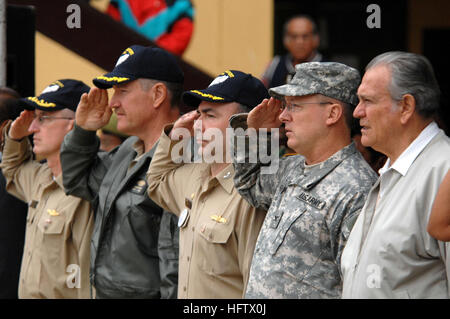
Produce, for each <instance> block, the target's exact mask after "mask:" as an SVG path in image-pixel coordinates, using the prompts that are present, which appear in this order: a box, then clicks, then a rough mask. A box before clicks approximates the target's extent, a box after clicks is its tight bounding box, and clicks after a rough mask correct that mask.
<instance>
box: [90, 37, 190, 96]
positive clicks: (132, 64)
mask: <svg viewBox="0 0 450 319" xmlns="http://www.w3.org/2000/svg"><path fill="white" fill-rule="evenodd" d="M139 78H144V79H153V80H160V81H166V82H173V83H183V81H184V74H183V71H182V70H181V68H180V66H179V65H178V62H177V60H176V58H175V57H174V56H173V55H172V54H171V53H169V52H167V51H165V50H163V49H160V48H157V47H144V46H141V45H132V46H131V47H129V48H127V49H125V51H123V53H122V55H121V56H120V57H119V59H118V60H117V62H116V66H115V67H114V69H113V70H112V72H110V73H106V74H105V75H101V76H98V77H96V78H95V79H94V80H93V82H94V84H95V86H97V87H99V88H100V89H109V88H111V87H112V86H113V85H116V84H122V83H127V82H130V81H133V80H136V79H139Z"/></svg>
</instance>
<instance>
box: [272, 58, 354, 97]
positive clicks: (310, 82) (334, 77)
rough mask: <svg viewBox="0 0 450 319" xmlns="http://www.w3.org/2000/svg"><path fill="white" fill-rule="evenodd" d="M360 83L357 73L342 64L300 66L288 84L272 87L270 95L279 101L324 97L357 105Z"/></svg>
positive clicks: (326, 63)
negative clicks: (301, 97) (292, 98)
mask: <svg viewBox="0 0 450 319" xmlns="http://www.w3.org/2000/svg"><path fill="white" fill-rule="evenodd" d="M360 82H361V76H360V75H359V72H358V70H356V69H354V68H352V67H349V66H347V65H345V64H342V63H337V62H309V63H301V64H297V65H296V66H295V75H294V77H293V78H292V80H291V81H290V82H289V83H288V84H285V85H282V86H278V87H275V88H271V89H270V90H269V94H270V95H271V96H273V97H275V98H277V99H280V100H283V99H284V97H285V96H304V95H310V94H322V95H325V96H328V97H331V98H333V99H336V100H339V101H342V102H345V103H349V104H352V105H356V104H358V98H357V96H356V91H357V89H358V86H359V84H360Z"/></svg>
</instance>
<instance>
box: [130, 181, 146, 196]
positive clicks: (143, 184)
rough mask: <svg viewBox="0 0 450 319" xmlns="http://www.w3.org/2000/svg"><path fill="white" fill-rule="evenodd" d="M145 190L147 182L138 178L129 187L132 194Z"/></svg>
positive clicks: (141, 192) (139, 193)
mask: <svg viewBox="0 0 450 319" xmlns="http://www.w3.org/2000/svg"><path fill="white" fill-rule="evenodd" d="M146 190H147V182H146V181H145V180H143V179H140V180H138V181H137V182H136V184H135V185H134V186H133V188H131V192H132V193H134V194H138V195H142V194H144V192H145V191H146Z"/></svg>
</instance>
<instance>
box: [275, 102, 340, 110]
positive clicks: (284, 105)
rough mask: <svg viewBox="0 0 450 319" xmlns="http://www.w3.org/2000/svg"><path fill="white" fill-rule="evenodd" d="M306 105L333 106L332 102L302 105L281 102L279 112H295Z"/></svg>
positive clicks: (305, 103)
mask: <svg viewBox="0 0 450 319" xmlns="http://www.w3.org/2000/svg"><path fill="white" fill-rule="evenodd" d="M308 104H319V105H325V104H333V103H332V102H304V103H302V104H295V103H286V102H283V103H282V104H281V110H282V111H283V110H284V109H286V110H287V111H288V112H296V111H297V110H300V109H301V108H302V107H303V106H304V105H308Z"/></svg>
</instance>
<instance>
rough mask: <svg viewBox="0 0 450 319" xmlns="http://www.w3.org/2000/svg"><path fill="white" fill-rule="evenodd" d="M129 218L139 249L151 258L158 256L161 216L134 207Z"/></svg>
mask: <svg viewBox="0 0 450 319" xmlns="http://www.w3.org/2000/svg"><path fill="white" fill-rule="evenodd" d="M127 218H128V222H129V224H130V228H131V231H132V232H133V235H134V238H135V239H136V242H137V245H138V247H139V249H140V250H141V251H142V252H143V253H145V254H147V255H149V256H158V234H159V227H160V223H161V216H159V215H156V214H153V213H151V212H145V211H143V210H141V209H140V208H139V207H137V206H132V207H131V208H130V212H129V213H128V216H127Z"/></svg>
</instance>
